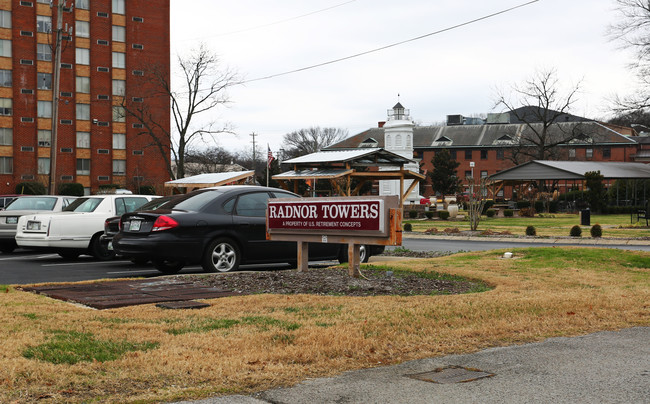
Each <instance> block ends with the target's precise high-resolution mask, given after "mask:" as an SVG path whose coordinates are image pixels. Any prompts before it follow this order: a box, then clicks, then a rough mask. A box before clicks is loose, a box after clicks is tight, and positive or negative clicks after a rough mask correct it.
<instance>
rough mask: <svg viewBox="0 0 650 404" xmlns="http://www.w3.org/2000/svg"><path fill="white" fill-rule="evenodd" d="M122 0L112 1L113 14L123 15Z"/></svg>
mask: <svg viewBox="0 0 650 404" xmlns="http://www.w3.org/2000/svg"><path fill="white" fill-rule="evenodd" d="M124 3H125V1H124V0H113V10H112V11H113V13H114V14H125V13H124Z"/></svg>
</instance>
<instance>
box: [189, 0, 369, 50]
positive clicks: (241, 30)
mask: <svg viewBox="0 0 650 404" xmlns="http://www.w3.org/2000/svg"><path fill="white" fill-rule="evenodd" d="M355 1H357V0H349V1H346V2H343V3H339V4H335V5H333V6H330V7H326V8H321V9H320V10H316V11H311V12H309V13H306V14H300V15H297V16H295V17H289V18H285V19H283V20H278V21H274V22H270V23H267V24H262V25H257V26H254V27H249V28H243V29H240V30H236V31H230V32H224V33H221V34H216V35H211V36H202V37H200V38H194V39H186V40H185V41H195V40H196V39H205V38H218V37H222V36H228V35H235V34H241V33H242V32H248V31H255V30H258V29H261V28H266V27H271V26H273V25H278V24H282V23H285V22H289V21H293V20H297V19H300V18H304V17H309V16H310V15H314V14H318V13H322V12H324V11H328V10H331V9H334V8H337V7H341V6H344V5H346V4H350V3H354V2H355Z"/></svg>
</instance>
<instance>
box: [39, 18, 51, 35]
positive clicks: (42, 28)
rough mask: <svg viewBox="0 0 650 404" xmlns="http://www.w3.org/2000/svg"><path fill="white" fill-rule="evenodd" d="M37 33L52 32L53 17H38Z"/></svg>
mask: <svg viewBox="0 0 650 404" xmlns="http://www.w3.org/2000/svg"><path fill="white" fill-rule="evenodd" d="M36 31H37V32H45V33H48V32H50V31H52V17H50V16H47V15H37V16H36Z"/></svg>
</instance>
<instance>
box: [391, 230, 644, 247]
mask: <svg viewBox="0 0 650 404" xmlns="http://www.w3.org/2000/svg"><path fill="white" fill-rule="evenodd" d="M402 237H403V238H416V239H431V240H458V241H494V242H507V243H539V244H584V245H650V240H637V239H628V238H618V239H611V238H609V239H603V238H592V237H586V238H582V237H564V238H561V237H556V238H539V237H499V236H443V235H428V234H421V233H407V232H404V233H402Z"/></svg>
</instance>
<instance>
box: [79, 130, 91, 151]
mask: <svg viewBox="0 0 650 404" xmlns="http://www.w3.org/2000/svg"><path fill="white" fill-rule="evenodd" d="M77 149H90V132H77Z"/></svg>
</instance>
